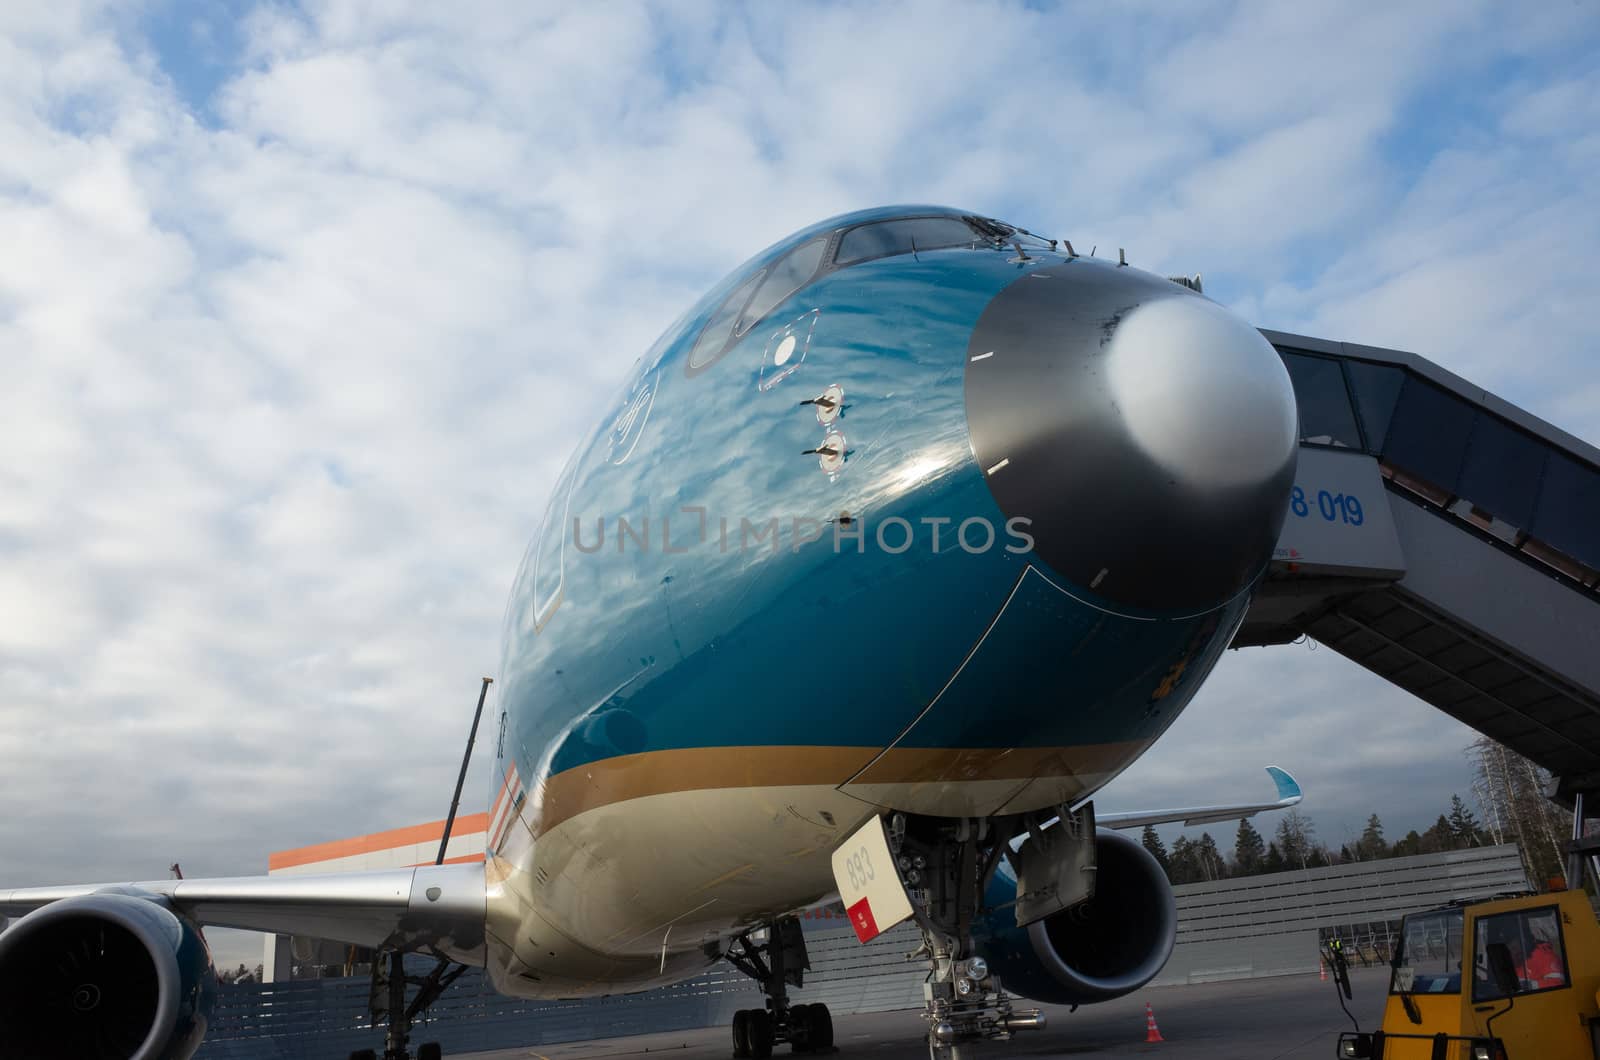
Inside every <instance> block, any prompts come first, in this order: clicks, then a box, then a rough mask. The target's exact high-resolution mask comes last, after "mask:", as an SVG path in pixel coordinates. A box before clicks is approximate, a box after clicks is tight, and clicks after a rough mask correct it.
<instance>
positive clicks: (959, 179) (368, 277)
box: [0, 0, 1600, 884]
mask: <svg viewBox="0 0 1600 1060" xmlns="http://www.w3.org/2000/svg"><path fill="white" fill-rule="evenodd" d="M1596 54H1600V8H1596V6H1595V5H1594V4H1593V3H1588V2H1574V3H1551V4H1545V5H1538V6H1535V7H1526V6H1513V5H1510V4H1493V3H1482V2H1459V0H1452V2H1440V3H1416V4H1408V5H1399V6H1397V7H1395V8H1393V9H1392V10H1391V9H1384V8H1379V7H1363V8H1361V9H1360V10H1359V11H1358V10H1357V9H1356V8H1352V6H1351V5H1349V4H1347V3H1332V2H1327V3H1315V2H1312V3H1303V4H1295V5H1267V4H1234V3H1209V2H1201V3H1195V4H1189V5H1180V6H1174V5H1162V4H1154V3H1134V4H1126V5H1096V4H1062V5H1053V4H1029V5H1022V4H1015V3H999V2H989V3H978V2H965V3H935V2H928V3H900V4H856V3H826V4H803V3H794V4H784V5H761V6H757V7H753V8H750V9H737V8H733V9H730V8H726V7H723V6H720V5H715V4H710V3H700V4H688V3H673V4H670V5H668V4H664V5H656V6H652V5H641V4H632V3H612V4H604V5H566V4H555V5H534V4H492V3H464V4H453V5H437V4H423V3H418V4H412V5H407V4H404V3H394V4H373V3H368V2H361V0H324V2H319V3H315V4H304V5H298V6H296V5H288V4H260V5H252V4H246V3H229V4H225V5H222V4H215V5H214V4H206V5H200V4H185V3H178V2H163V3H149V4H143V5H140V4H131V5H102V4H98V3H75V2H70V0H63V2H57V3H51V4H48V5H10V6H9V7H8V8H7V9H6V11H5V12H4V13H3V14H0V233H3V234H4V236H5V242H6V244H7V249H8V253H6V254H5V255H0V350H3V351H5V353H4V364H5V366H6V368H7V369H8V371H7V372H6V386H7V397H8V402H7V405H8V411H7V415H6V416H4V417H0V447H3V451H4V452H5V453H6V454H7V458H6V459H5V460H4V461H0V775H3V776H5V777H7V779H8V784H7V790H8V792H10V793H12V797H11V798H9V799H8V800H7V812H6V814H5V815H3V816H0V849H4V850H5V851H7V854H8V856H7V858H6V859H5V862H4V864H3V865H0V884H12V883H16V884H20V883H35V882H52V881H58V880H63V881H64V880H70V879H82V878H90V877H95V878H126V877H140V876H145V877H148V876H151V875H155V876H159V875H161V874H162V873H163V872H164V870H165V868H166V866H167V865H168V864H169V863H170V862H171V861H174V860H178V861H181V862H182V863H183V864H184V866H185V869H186V870H187V871H188V872H189V873H191V874H222V873H248V872H256V871H261V870H262V869H263V868H264V864H265V856H266V853H267V851H270V850H273V849H278V848H283V847H289V846H296V845H301V844H304V843H308V842H313V841H317V840H322V839H328V838H336V837H339V836H344V835H348V834H353V833H357V832H363V831H368V830H372V829H377V828H383V827H389V826H394V825H399V824H404V823H408V822H411V821H415V820H420V819H425V818H428V817H432V816H437V815H438V814H439V813H440V812H441V810H442V807H443V805H444V802H445V798H446V793H447V792H448V789H449V785H450V783H451V781H452V779H453V775H454V773H453V771H454V769H455V754H456V752H455V749H456V748H457V747H459V745H460V743H461V741H462V739H463V736H464V729H465V726H466V723H467V720H468V717H469V711H470V708H471V704H472V701H473V693H474V691H475V689H476V681H477V678H478V676H479V675H480V674H483V673H491V672H493V670H494V667H495V665H496V660H497V656H498V649H497V643H496V637H497V627H498V620H499V616H500V613H501V607H502V604H503V600H504V594H505V592H506V590H507V588H508V586H509V583H510V580H511V577H512V575H513V573H514V570H515V566H516V562H517V559H518V557H519V556H520V554H521V550H522V546H523V543H524V539H525V537H526V536H527V535H528V534H529V533H530V532H531V530H532V528H533V526H534V524H535V522H536V520H537V516H538V513H539V512H540V511H541V510H542V507H543V497H544V492H545V490H546V489H547V488H548V487H549V485H550V483H551V481H552V479H553V478H554V476H555V473H556V471H557V470H558V467H559V465H560V463H561V462H562V461H563V460H564V458H565V455H566V447H567V442H568V440H569V439H571V438H572V437H573V436H574V434H575V432H577V431H579V430H581V429H582V428H584V427H585V426H586V425H587V424H588V422H589V421H590V420H591V419H592V417H593V416H594V415H595V414H596V411H597V410H598V408H599V407H600V404H601V403H602V402H603V401H604V400H606V399H607V398H608V397H609V395H610V392H611V390H612V388H613V387H614V386H615V385H616V384H617V381H618V380H619V379H620V378H621V377H622V374H623V372H624V371H625V370H626V369H627V367H628V366H629V365H630V364H631V363H632V362H633V360H634V358H635V357H637V356H638V355H639V354H640V353H641V352H642V351H643V350H644V349H645V348H646V347H647V346H648V345H649V344H650V342H651V341H652V340H653V339H654V337H655V335H656V334H657V333H659V332H660V331H661V329H662V328H663V327H665V326H666V324H667V323H669V322H670V321H671V320H672V319H673V318H674V317H675V316H676V315H677V314H678V313H679V312H681V310H682V309H683V308H684V307H685V306H686V305H688V304H689V303H690V302H691V301H692V300H693V299H694V298H695V297H696V296H697V295H698V294H699V292H700V291H702V290H703V289H704V288H706V287H707V286H708V285H709V284H711V283H712V282H714V281H715V280H716V279H717V278H718V277H719V276H721V275H722V274H723V273H725V272H726V271H727V270H728V269H730V268H732V267H733V266H734V265H736V264H737V263H738V262H740V261H742V260H743V259H744V258H746V257H747V256H749V255H750V254H751V253H753V252H754V251H755V250H757V249H759V248H760V247H762V246H765V245H766V244H768V243H770V242H772V241H773V240H775V239H777V238H779V237H781V236H782V235H784V234H785V233H787V232H789V231H792V230H794V229H796V228H799V227H801V226H802V225H805V224H808V223H810V222H812V221H815V220H817V219H820V218H822V217H825V216H828V215H831V214H834V213H838V212H842V211H844V210H847V209H853V208H857V207H861V206H867V205H874V204H880V203H886V202H902V201H935V202H948V203H951V204H955V205H961V206H964V207H968V208H971V209H975V210H979V211H982V212H986V213H990V214H993V215H996V216H1000V217H1004V218H1007V219H1009V220H1012V221H1014V222H1017V223H1020V224H1022V225H1024V226H1026V227H1028V228H1030V229H1032V230H1034V231H1038V232H1044V233H1049V234H1052V235H1055V236H1058V237H1062V236H1064V237H1066V238H1070V239H1072V240H1073V242H1074V244H1075V245H1076V246H1078V247H1080V248H1084V247H1088V246H1091V245H1096V244H1098V245H1099V247H1100V248H1101V249H1102V251H1105V252H1112V251H1114V248H1116V247H1119V246H1120V247H1126V248H1127V249H1128V254H1129V258H1130V260H1131V261H1132V262H1133V263H1134V264H1137V265H1140V266H1142V267H1146V268H1149V269H1151V270H1152V271H1156V272H1162V273H1174V274H1175V273H1179V272H1184V273H1192V272H1195V271H1200V272H1203V273H1204V274H1205V276H1206V281H1207V282H1206V289H1207V293H1208V294H1211V295H1212V296H1213V297H1215V298H1217V299H1218V300H1220V301H1222V302H1224V303H1226V304H1228V305H1231V306H1232V307H1233V308H1235V309H1236V310H1238V311H1239V312H1241V313H1242V314H1244V315H1245V316H1246V317H1247V318H1248V319H1250V320H1252V321H1253V322H1255V323H1257V324H1260V325H1262V326H1266V327H1273V328H1279V329H1283V330H1289V331H1302V332H1308V333H1311V334H1314V335H1319V336H1323V337H1327V338H1334V339H1347V340H1353V341H1361V342H1367V343H1371V344H1375V345H1386V346H1393V347H1399V348H1404V349H1411V350H1415V351H1417V352H1420V353H1422V354H1423V355H1425V356H1427V357H1430V358H1432V359H1434V360H1436V361H1438V362H1440V363H1441V364H1443V365H1444V366H1445V367H1447V368H1450V369H1452V370H1453V371H1456V372H1458V373H1460V374H1462V375H1464V376H1466V377H1467V378H1469V379H1472V380H1473V381H1474V382H1477V383H1479V384H1481V385H1483V386H1485V387H1487V388H1489V389H1491V390H1493V391H1495V392H1497V393H1499V394H1501V395H1503V396H1504V397H1506V398H1508V399H1509V400H1511V401H1514V402H1516V403H1518V404H1520V405H1522V406H1523V407H1525V408H1527V409H1529V410H1530V411H1532V412H1533V413H1535V414H1537V415H1539V416H1542V417H1544V418H1545V419H1547V420H1550V421H1551V422H1553V423H1555V424H1557V425H1559V426H1561V427H1563V428H1565V429H1566V430H1568V431H1571V432H1572V433H1574V434H1577V435H1579V436H1580V437H1583V438H1585V439H1587V440H1589V441H1591V442H1600V382H1597V379H1596V373H1595V372H1594V370H1593V367H1592V364H1593V360H1592V354H1593V339H1592V317H1593V313H1592V307H1593V305H1594V304H1595V296H1594V292H1593V285H1594V277H1595V276H1596V275H1600V250H1597V249H1596V248H1597V247H1600V204H1597V199H1596V196H1595V193H1594V191H1593V179H1594V178H1593V174H1594V173H1595V172H1597V171H1600V103H1597V102H1596V101H1600V69H1597V64H1596V63H1595V61H1594V58H1593V57H1594V56H1595V55H1596ZM1470 736H1471V734H1470V733H1469V732H1468V731H1467V730H1465V729H1464V728H1462V727H1461V726H1459V725H1457V724H1456V723H1454V722H1452V721H1450V720H1449V719H1447V718H1444V717H1443V716H1442V715H1440V714H1438V713H1437V712H1435V711H1433V710H1432V709H1431V708H1429V707H1427V706H1425V705H1423V704H1421V703H1419V702H1416V701H1415V700H1412V699H1410V697H1408V696H1406V695H1405V694H1404V693H1401V692H1398V691H1396V690H1394V689H1392V688H1389V687H1388V686H1387V685H1385V684H1383V683H1382V682H1381V681H1379V680H1378V679H1376V678H1373V677H1371V676H1370V675H1368V674H1366V673H1365V672H1363V671H1361V670H1359V669H1357V668H1356V667H1355V666H1353V665H1352V664H1349V663H1348V662H1346V661H1345V660H1343V659H1340V658H1338V657H1337V656H1335V655H1334V654H1333V653H1332V652H1329V651H1326V650H1323V651H1320V652H1317V651H1312V650H1310V649H1309V648H1307V647H1293V648H1282V649H1274V650H1271V651H1251V652H1245V653H1239V654H1235V655H1233V656H1230V657H1229V658H1228V659H1227V660H1226V661H1225V662H1224V664H1223V666H1222V667H1221V668H1220V669H1219V671H1218V673H1217V675H1216V676H1215V677H1214V679H1213V680H1212V682H1211V684H1210V685H1209V686H1208V687H1207V688H1206V689H1205V691H1204V692H1203V693H1202V694H1201V696H1200V698H1199V699H1198V700H1197V701H1196V702H1195V704H1194V705H1193V706H1192V707H1191V708H1190V709H1189V711H1188V712H1187V713H1186V714H1185V716H1184V717H1183V718H1182V719H1181V720H1180V721H1179V723H1178V727H1177V728H1176V729H1175V730H1174V732H1173V733H1172V734H1171V738H1169V740H1167V741H1166V742H1164V743H1163V744H1162V745H1161V746H1159V747H1158V748H1157V749H1156V750H1155V751H1154V752H1152V753H1151V754H1150V755H1149V756H1148V757H1147V758H1146V759H1145V760H1143V761H1141V763H1140V764H1139V765H1138V766H1136V767H1135V768H1134V769H1133V770H1132V771H1130V772H1129V773H1128V774H1127V775H1126V776H1125V777H1124V778H1122V779H1120V780H1119V781H1118V782H1117V783H1116V784H1115V785H1114V786H1113V788H1112V789H1110V790H1109V791H1108V792H1107V794H1106V797H1105V799H1104V800H1103V804H1104V805H1106V806H1107V808H1135V807H1138V806H1141V805H1162V804H1172V803H1175V802H1177V803H1182V802H1189V801H1200V802H1210V801H1216V800H1221V799H1231V798H1254V797H1258V796H1260V795H1262V794H1264V793H1265V791H1266V790H1267V782H1266V779H1265V777H1264V776H1262V775H1261V774H1259V772H1258V767H1259V765H1263V764H1266V763H1267V762H1274V763H1277V764H1280V765H1283V766H1286V767H1288V768H1290V769H1292V770H1294V771H1295V772H1296V773H1297V775H1299V776H1300V777H1301V779H1302V781H1304V782H1305V784H1306V787H1307V790H1308V798H1307V802H1306V805H1305V809H1306V810H1307V812H1308V813H1309V814H1310V815H1311V816H1312V817H1313V818H1314V819H1315V821H1316V822H1317V824H1318V827H1319V830H1320V832H1321V834H1322V836H1323V838H1324V839H1326V840H1329V841H1330V842H1335V843H1336V842H1337V841H1339V840H1341V839H1342V837H1343V836H1344V835H1345V834H1346V833H1348V832H1352V830H1353V831H1359V828H1360V824H1361V822H1362V821H1363V820H1364V819H1365V815H1366V814H1367V813H1368V812H1370V811H1372V810H1379V811H1381V812H1383V813H1384V814H1385V819H1386V821H1388V822H1389V823H1390V828H1391V831H1396V832H1397V833H1398V832H1403V831H1404V829H1405V828H1407V827H1412V826H1415V827H1419V828H1420V827H1424V826H1425V825H1426V824H1427V823H1428V822H1430V821H1431V820H1432V818H1433V817H1434V816H1435V815H1436V814H1437V813H1438V812H1440V810H1441V809H1442V808H1443V807H1445V806H1446V805H1447V804H1448V800H1449V796H1450V793H1451V792H1452V791H1465V789H1466V786H1467V781H1466V776H1467V767H1466V764H1465V762H1464V760H1463V759H1462V757H1461V754H1460V749H1461V748H1462V747H1463V746H1464V745H1465V744H1466V743H1467V741H1468V740H1469V739H1470ZM485 786H486V785H485V783H484V782H482V779H481V776H480V778H479V780H478V782H477V783H476V784H475V786H474V788H473V789H471V790H476V791H481V790H483V789H484V787H485ZM19 792H20V793H23V794H22V795H21V796H19V795H18V794H17V793H19Z"/></svg>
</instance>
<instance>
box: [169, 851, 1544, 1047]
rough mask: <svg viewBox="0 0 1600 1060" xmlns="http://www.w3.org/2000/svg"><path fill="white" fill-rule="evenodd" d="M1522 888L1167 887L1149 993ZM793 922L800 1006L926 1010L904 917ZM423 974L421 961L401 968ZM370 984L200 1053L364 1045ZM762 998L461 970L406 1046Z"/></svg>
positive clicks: (313, 996) (507, 1043) (1499, 864)
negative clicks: (526, 981) (869, 935)
mask: <svg viewBox="0 0 1600 1060" xmlns="http://www.w3.org/2000/svg"><path fill="white" fill-rule="evenodd" d="M1526 885H1527V881H1526V879H1525V877H1524V876H1523V873H1522V860H1521V858H1520V857H1519V856H1518V854H1517V848H1516V847H1515V846H1511V845H1507V846H1500V847H1483V848H1474V849H1472V850H1461V851H1453V852H1451V853H1447V854H1427V855H1422V856H1419V857H1411V858H1390V859H1386V860H1383V861H1372V862H1363V863H1360V864H1356V865H1340V866H1337V867H1334V868H1326V869H1309V870H1305V871H1302V872H1282V873H1275V874H1273V875H1271V876H1252V877H1247V878H1245V879H1238V880H1219V881H1216V882H1214V883H1199V884H1187V885H1185V886H1181V887H1178V888H1175V893H1176V896H1177V901H1178V945H1177V947H1176V949H1175V950H1174V951H1173V955H1172V959H1171V961H1169V962H1168V964H1167V967H1166V969H1165V970H1164V971H1163V972H1162V974H1161V976H1160V978H1158V979H1157V980H1156V984H1157V985H1176V984H1183V983H1202V982H1215V981H1219V980H1224V979H1243V978H1256V977H1262V976H1270V975H1287V974H1297V973H1311V974H1315V973H1316V970H1317V952H1318V951H1317V947H1318V943H1319V941H1320V940H1321V938H1323V937H1333V936H1334V935H1337V936H1338V937H1339V938H1341V939H1343V940H1344V942H1345V946H1346V949H1347V951H1349V952H1351V953H1353V954H1355V955H1356V959H1357V961H1358V962H1365V963H1376V962H1377V961H1379V960H1386V959H1387V954H1388V952H1389V951H1388V950H1387V949H1386V947H1387V946H1389V945H1391V944H1392V937H1393V935H1394V933H1395V931H1396V930H1397V929H1398V925H1399V919H1400V917H1401V916H1403V915H1404V914H1406V913H1410V912H1416V911H1418V910H1421V909H1426V908H1429V907H1431V906H1435V905H1439V904H1442V903H1444V902H1446V901H1449V900H1450V899H1451V898H1456V897H1467V896H1470V895H1482V894H1489V893H1495V892H1500V891H1511V890H1520V889H1522V888H1524V887H1526ZM829 912H831V911H829ZM802 925H803V926H804V928H805V931H806V948H807V950H808V952H809V955H810V958H811V970H810V971H809V972H807V973H806V976H805V987H804V988H803V989H800V990H795V991H793V996H794V998H795V1000H796V1001H798V1002H816V1001H821V1002H825V1003H826V1004H827V1005H828V1007H829V1008H830V1009H832V1010H833V1011H834V1012H835V1013H837V1014H841V1015H842V1014H846V1013H851V1012H886V1011H891V1010H895V1009H907V1008H916V1007H919V1006H920V1005H921V1004H922V983H923V979H924V977H925V975H926V967H925V965H924V964H922V963H921V962H920V961H918V962H912V961H908V960H907V959H906V956H907V954H909V953H910V952H911V951H912V950H913V949H915V948H916V946H917V944H918V942H919V938H918V935H917V932H916V930H915V929H914V928H913V927H912V926H911V925H910V924H901V925H899V926H898V927H896V928H894V929H892V930H890V931H888V932H885V933H884V934H883V935H881V936H879V937H878V938H876V939H874V940H873V941H872V942H871V943H868V944H867V945H865V946H863V945H861V944H860V943H858V942H857V941H856V937H855V934H854V932H852V931H851V930H850V927H849V923H848V921H846V920H845V919H844V918H843V916H842V914H841V915H815V916H812V917H809V918H806V919H804V920H802ZM429 967H431V962H428V961H425V960H422V959H420V958H418V959H416V963H415V964H414V965H413V966H412V968H411V971H412V972H413V974H419V975H420V974H423V973H424V972H426V971H427V970H428V968H429ZM369 988H370V981H369V979H368V977H366V976H364V975H363V976H351V977H347V978H334V979H307V980H296V981H291V982H283V983H265V984H247V985H238V986H225V987H223V988H222V991H221V995H220V998H219V1002H218V1007H217V1012H216V1017H215V1020H214V1022H213V1026H212V1029H211V1031H210V1033H209V1034H208V1035H207V1038H206V1042H205V1044H204V1045H203V1046H202V1047H201V1050H200V1052H199V1054H198V1055H199V1057H200V1058H201V1060H300V1058H302V1057H309V1056H316V1057H336V1056H343V1055H345V1054H347V1053H348V1052H349V1051H351V1050H354V1049H361V1048H374V1047H376V1046H377V1045H378V1044H379V1043H380V1041H381V1036H382V1029H381V1027H374V1026H373V1025H372V1022H371V1020H370V1018H369V1016H368V1014H367V995H368V991H369ZM761 1004H762V999H761V993H760V991H759V990H758V989H757V988H756V985H755V983H754V982H753V981H751V980H750V979H747V978H745V976H743V975H742V974H741V973H739V972H738V971H736V970H734V969H733V968H732V967H730V966H728V965H726V964H719V965H717V966H716V967H714V968H712V969H711V970H710V971H708V972H706V973H705V974H704V975H701V976H699V977H697V978H695V979H691V980H689V981H688V982H684V983H680V984H678V985H676V986H671V987H665V988H662V989H659V990H651V991H648V992H645V993H639V994H622V995H617V996H614V997H606V998H592V999H587V1000H582V1001H523V1000H518V999H516V998H507V997H502V996H500V995H499V994H496V993H495V992H494V990H493V988H492V987H491V986H490V984H489V982H488V980H487V978H486V977H485V976H484V975H483V973H481V972H478V971H471V972H468V973H466V974H465V975H463V976H462V977H461V978H460V979H459V980H457V982H456V983H455V984H454V985H453V986H451V987H450V989H449V990H447V991H445V993H444V995H443V996H442V997H441V998H440V999H439V1000H438V1001H437V1002H436V1003H435V1004H434V1006H433V1008H432V1009H431V1010H430V1011H429V1013H428V1016H427V1019H426V1020H425V1021H422V1022H419V1024H418V1025H417V1027H416V1031H415V1034H414V1035H413V1038H412V1041H413V1043H420V1042H426V1041H437V1042H439V1043H441V1044H442V1045H443V1046H444V1048H445V1052H446V1054H447V1055H448V1054H449V1053H452V1052H475V1051H480V1050H491V1049H509V1048H516V1047H520V1046H527V1047H537V1046H539V1045H541V1044H554V1043H557V1042H566V1041H580V1040H590V1039H597V1038H613V1037H620V1036H624V1035H631V1034H645V1033H651V1032H659V1031H671V1030H680V1029H682V1030H686V1029H690V1028H699V1027H713V1026H718V1025H721V1024H727V1023H729V1022H731V1020H732V1019H733V1013H734V1012H735V1011H736V1010H738V1009H741V1008H759V1007H761ZM730 1044H731V1043H730Z"/></svg>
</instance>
